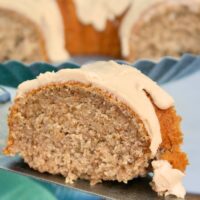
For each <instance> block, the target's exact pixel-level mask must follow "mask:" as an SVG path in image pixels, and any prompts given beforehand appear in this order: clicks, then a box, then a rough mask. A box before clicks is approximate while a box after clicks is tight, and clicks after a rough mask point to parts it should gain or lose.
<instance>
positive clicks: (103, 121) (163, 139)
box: [5, 61, 187, 196]
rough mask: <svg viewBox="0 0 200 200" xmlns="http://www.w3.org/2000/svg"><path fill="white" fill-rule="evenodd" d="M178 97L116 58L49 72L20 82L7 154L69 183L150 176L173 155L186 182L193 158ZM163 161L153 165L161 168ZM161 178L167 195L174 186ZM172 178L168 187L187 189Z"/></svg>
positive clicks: (174, 164) (173, 164)
mask: <svg viewBox="0 0 200 200" xmlns="http://www.w3.org/2000/svg"><path fill="white" fill-rule="evenodd" d="M173 103H174V102H173V99H172V98H171V97H170V96H169V95H168V94H167V93H166V92H165V91H163V90H162V89H161V88H160V87H159V86H158V85H157V84H156V83H155V82H153V81H152V80H151V79H149V78H148V77H146V76H145V75H143V74H142V73H141V72H140V71H138V70H136V69H134V68H132V67H130V66H127V65H119V64H117V63H115V62H113V61H109V62H96V63H92V64H89V65H85V66H83V67H82V68H81V69H64V70H60V71H59V72H57V73H54V72H52V73H50V72H47V73H45V74H41V75H40V76H38V77H37V79H35V80H31V81H26V82H24V83H22V84H21V85H20V86H19V88H18V92H17V96H16V98H15V101H14V103H13V105H12V107H11V110H10V115H9V139H8V145H7V148H6V149H5V153H6V154H8V155H14V154H19V155H21V156H22V157H23V158H24V160H25V162H27V163H28V164H29V166H30V167H32V168H34V169H36V170H38V171H40V172H49V173H52V174H62V175H63V176H65V177H66V181H67V182H70V183H71V182H73V181H74V180H76V179H77V178H83V179H88V180H90V181H91V184H95V183H98V182H101V181H102V180H117V181H119V182H124V183H127V181H129V180H131V179H133V178H135V177H138V176H145V175H146V173H147V172H149V170H150V167H149V166H150V165H151V161H152V160H155V161H154V162H160V161H159V160H166V163H168V164H167V167H168V168H169V166H170V167H171V168H170V170H171V171H172V169H173V168H176V170H175V173H174V171H173V173H172V174H176V173H178V175H177V177H178V178H177V180H178V182H179V184H180V180H181V178H182V176H183V175H184V174H183V173H182V172H181V171H184V170H185V167H186V165H187V157H186V154H185V153H183V152H181V150H180V144H181V143H182V134H181V131H180V128H179V122H180V118H179V117H178V116H177V115H176V112H175V110H174V107H173ZM168 165H169V166H168ZM159 166H161V165H159V163H158V164H156V163H155V164H154V166H153V168H156V167H157V168H156V169H157V172H160V168H159ZM164 166H165V165H164ZM161 167H162V166H161ZM170 170H169V171H170ZM161 171H162V168H161ZM171 171H170V172H171ZM156 174H159V173H156ZM180 174H181V176H179V175H180ZM172 178H173V176H172ZM153 181H154V183H153V185H154V186H153V188H154V189H155V190H157V191H158V192H159V193H160V194H163V193H165V192H167V189H166V188H165V189H164V191H162V190H161V189H159V188H158V187H157V185H159V183H158V181H157V178H155V179H154V180H153ZM159 181H160V182H164V181H165V180H164V178H163V179H162V180H159ZM167 183H168V182H167ZM170 183H171V184H170V186H169V185H167V186H166V187H167V188H168V189H169V191H168V193H172V194H176V195H177V194H179V191H178V192H177V190H176V188H175V189H174V185H173V184H175V183H174V182H173V181H172V182H170ZM176 183H177V181H176ZM169 187H170V188H172V189H170V188H169ZM175 190H176V192H174V191H175ZM171 191H172V192H171ZM183 195H184V193H183V192H182V193H181V194H180V195H179V196H183Z"/></svg>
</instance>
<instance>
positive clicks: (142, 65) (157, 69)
mask: <svg viewBox="0 0 200 200" xmlns="http://www.w3.org/2000/svg"><path fill="white" fill-rule="evenodd" d="M117 62H118V63H120V64H129V65H131V66H134V67H136V68H137V69H139V70H140V71H142V72H143V73H144V74H146V75H147V76H149V77H150V78H151V79H153V80H154V81H156V82H158V83H159V84H163V83H167V82H169V81H174V80H177V79H181V78H183V77H185V76H188V75H190V74H192V73H194V72H196V71H198V70H200V56H193V55H190V54H185V55H183V56H182V57H181V59H180V60H177V59H174V58H170V57H165V58H163V59H161V60H160V61H159V62H158V63H156V62H153V61H149V60H139V61H137V62H136V63H133V64H130V63H126V62H125V61H121V60H118V61H117ZM79 67H80V65H78V64H75V63H71V62H65V63H62V64H59V65H50V64H48V63H42V62H40V63H33V64H31V65H25V64H23V63H21V62H18V61H8V62H5V63H2V64H0V85H5V86H10V87H17V86H18V85H19V84H20V83H21V82H23V81H25V80H30V79H34V78H35V77H36V76H38V75H39V74H40V73H43V72H47V71H58V70H60V69H66V68H71V69H73V68H79Z"/></svg>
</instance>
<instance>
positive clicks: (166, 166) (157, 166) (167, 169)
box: [152, 160, 186, 198]
mask: <svg viewBox="0 0 200 200" xmlns="http://www.w3.org/2000/svg"><path fill="white" fill-rule="evenodd" d="M152 166H153V170H154V176H153V181H152V186H153V189H154V190H155V191H156V192H158V193H160V194H161V195H162V194H164V195H165V196H167V195H170V194H171V195H175V196H177V197H179V198H184V196H185V194H186V191H185V188H184V187H183V185H182V179H183V177H184V176H185V174H184V173H182V172H181V171H180V170H178V169H173V168H172V166H171V164H170V163H169V162H168V161H166V160H157V161H153V162H152Z"/></svg>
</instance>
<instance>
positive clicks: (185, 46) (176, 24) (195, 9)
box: [121, 0, 200, 61]
mask: <svg viewBox="0 0 200 200" xmlns="http://www.w3.org/2000/svg"><path fill="white" fill-rule="evenodd" d="M138 4H140V5H142V2H141V3H139V1H138ZM141 7H142V6H141ZM143 7H144V8H143V9H141V11H140V15H138V16H136V13H137V12H138V11H136V9H137V6H135V7H134V5H133V8H132V9H130V11H129V13H128V14H127V16H126V17H125V19H124V22H122V26H121V35H122V36H123V34H124V35H126V31H128V32H127V36H129V37H125V36H124V41H122V52H123V55H124V56H125V57H127V59H128V60H129V61H133V60H135V59H139V58H153V59H159V58H161V57H162V56H166V55H169V56H174V57H179V56H181V55H183V54H184V53H193V54H199V52H200V47H199V45H198V44H199V42H200V34H199V33H200V21H199V17H200V1H198V0H191V1H188V0H180V1H176V0H152V1H149V0H143ZM122 40H123V38H122ZM186 41H187V42H186Z"/></svg>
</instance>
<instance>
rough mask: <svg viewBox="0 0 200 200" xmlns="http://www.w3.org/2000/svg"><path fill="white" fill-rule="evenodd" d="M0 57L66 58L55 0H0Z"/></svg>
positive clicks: (60, 18)
mask: <svg viewBox="0 0 200 200" xmlns="http://www.w3.org/2000/svg"><path fill="white" fill-rule="evenodd" d="M0 30H1V31H0V41H1V42H0V49H1V52H0V61H5V60H9V59H15V60H20V61H24V62H32V61H50V62H60V61H64V60H66V59H67V58H68V53H67V51H66V49H65V39H64V26H63V19H62V15H61V13H60V9H59V7H58V4H57V2H56V1H55V0H39V1H35V0H17V1H16V0H0Z"/></svg>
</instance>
